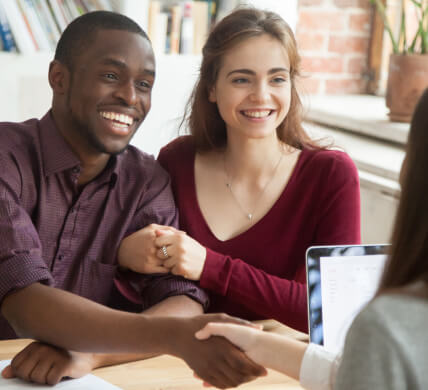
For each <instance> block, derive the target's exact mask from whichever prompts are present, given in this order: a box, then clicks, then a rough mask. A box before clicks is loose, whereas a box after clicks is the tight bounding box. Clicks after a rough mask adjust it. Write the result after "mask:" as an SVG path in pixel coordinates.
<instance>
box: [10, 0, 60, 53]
mask: <svg viewBox="0 0 428 390" xmlns="http://www.w3.org/2000/svg"><path fill="white" fill-rule="evenodd" d="M18 4H19V6H20V9H21V12H22V13H23V14H24V18H25V19H26V21H27V24H28V29H29V30H30V32H31V34H32V36H33V39H34V41H35V42H36V46H37V48H38V50H43V51H47V50H52V49H53V48H54V47H55V44H54V42H50V41H49V36H48V34H47V32H46V30H45V29H44V27H43V26H42V21H41V19H40V16H39V15H38V14H37V12H36V7H35V3H34V1H33V0H18Z"/></svg>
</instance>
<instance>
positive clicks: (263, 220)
mask: <svg viewBox="0 0 428 390" xmlns="http://www.w3.org/2000/svg"><path fill="white" fill-rule="evenodd" d="M308 152H309V149H302V150H301V152H300V154H299V157H298V158H297V162H296V164H295V165H294V168H293V171H292V172H291V175H290V177H289V179H288V182H287V184H286V185H285V187H284V189H283V191H282V193H281V195H280V196H279V197H278V199H277V200H276V201H275V202H274V204H273V205H272V207H271V208H270V209H269V210H268V211H267V213H266V214H265V215H264V216H263V217H262V218H261V219H260V220H259V221H257V222H256V223H255V224H254V225H251V226H250V227H249V228H248V229H247V230H244V231H243V232H241V233H239V234H237V235H236V236H233V237H230V238H228V239H226V240H221V239H219V238H218V237H217V236H216V235H215V234H214V233H213V231H212V230H211V227H210V226H209V225H208V223H207V221H206V219H205V217H204V214H203V213H202V210H201V208H200V206H199V201H198V196H197V194H196V177H195V162H196V150H195V149H194V150H193V156H192V158H191V159H190V163H191V169H190V171H191V178H190V180H191V185H192V192H191V193H192V197H193V204H195V205H196V207H195V209H196V213H197V214H198V217H199V219H200V220H201V221H202V223H203V226H204V228H205V230H206V232H207V233H208V234H209V236H211V238H212V239H213V240H215V241H216V242H218V243H222V244H225V243H229V242H233V241H234V240H239V239H241V238H242V237H244V236H245V235H247V234H252V232H253V231H254V230H258V229H263V226H264V225H265V224H269V219H270V217H271V216H272V215H273V214H274V213H275V209H277V208H278V207H279V204H280V203H282V200H283V198H285V197H286V196H287V193H288V192H289V190H288V188H290V187H291V186H292V185H293V183H294V182H295V181H296V180H297V176H298V171H299V170H300V168H301V166H302V164H303V162H304V161H305V159H306V155H307V153H308ZM303 155H305V157H303Z"/></svg>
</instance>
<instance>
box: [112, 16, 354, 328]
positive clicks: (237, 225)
mask: <svg viewBox="0 0 428 390" xmlns="http://www.w3.org/2000/svg"><path fill="white" fill-rule="evenodd" d="M299 73H300V57H299V54H298V51H297V46H296V41H295V38H294V35H293V32H292V30H291V29H290V27H289V26H288V25H287V23H286V22H285V21H284V20H283V19H282V18H280V17H279V16H278V15H277V14H275V13H272V12H267V11H261V10H257V9H254V8H242V9H237V10H235V11H234V12H232V13H231V14H230V15H228V16H227V17H225V18H224V19H222V20H221V21H220V22H219V23H218V24H217V25H216V26H215V27H214V29H213V30H212V31H211V33H210V34H209V37H208V40H207V42H206V44H205V46H204V48H203V55H202V64H201V69H200V76H199V79H198V81H197V84H196V86H195V89H194V92H193V95H192V97H191V100H190V103H189V115H188V118H187V119H188V120H187V122H186V124H187V125H188V129H189V132H190V135H188V136H183V137H180V138H178V139H176V140H174V141H172V142H171V143H170V144H169V145H167V146H165V147H164V148H163V149H162V150H161V152H160V154H159V161H160V163H161V164H162V165H163V166H164V168H165V169H166V170H167V171H168V172H169V174H170V176H171V180H172V188H173V191H174V195H175V199H176V202H177V206H178V209H179V213H180V228H181V230H182V231H177V230H174V229H173V228H158V229H157V233H156V234H157V235H158V237H157V238H156V240H155V244H156V247H157V248H158V249H157V251H156V253H155V255H152V258H151V260H150V261H152V264H156V265H157V268H156V267H154V270H155V271H158V272H162V271H163V270H164V271H165V272H172V273H173V274H176V275H181V276H183V277H185V278H188V279H191V280H195V281H199V283H200V286H201V287H203V288H205V289H206V290H207V291H208V292H209V293H210V299H211V305H210V308H209V310H210V311H214V312H226V313H229V314H233V315H235V316H239V317H243V318H246V319H250V320H256V319H264V318H274V319H276V320H278V321H280V322H283V323H285V324H287V325H289V326H291V327H293V328H296V329H299V330H303V331H307V309H306V285H305V251H306V249H307V248H308V247H309V246H311V245H322V244H330V245H332V244H358V243H359V242H360V200H359V182H358V174H357V171H356V168H355V165H354V164H353V162H352V161H351V159H350V158H349V157H348V156H347V155H346V154H345V153H343V152H339V151H333V150H326V149H324V148H322V147H320V146H319V145H317V143H316V142H314V141H312V140H311V139H310V137H309V136H308V135H307V133H306V132H305V131H304V129H303V127H302V123H301V111H302V105H301V102H300V98H299V95H298V93H297V88H296V83H297V79H298V76H299ZM183 231H185V232H186V233H184V232H183ZM138 234H139V233H138ZM138 234H137V236H138ZM130 242H132V236H130V237H129V238H128V239H125V240H124V242H123V244H122V248H121V251H120V253H119V261H120V262H121V263H122V265H124V266H127V267H129V268H131V269H133V270H134V271H137V272H138V271H139V272H148V269H150V267H148V266H147V264H148V262H144V261H142V260H141V258H138V257H133V256H125V255H123V254H124V249H125V248H126V246H127V245H128V244H130ZM135 246H139V247H140V250H141V241H138V240H135ZM148 257H150V256H147V257H146V258H148ZM153 257H156V258H155V259H154V258H153Z"/></svg>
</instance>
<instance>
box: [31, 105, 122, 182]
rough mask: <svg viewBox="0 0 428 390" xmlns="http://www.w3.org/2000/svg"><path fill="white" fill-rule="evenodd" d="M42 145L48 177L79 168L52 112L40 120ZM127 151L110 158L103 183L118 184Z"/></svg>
mask: <svg viewBox="0 0 428 390" xmlns="http://www.w3.org/2000/svg"><path fill="white" fill-rule="evenodd" d="M39 131H40V145H41V153H42V159H43V166H44V173H45V175H46V176H49V175H52V174H55V173H58V172H63V171H65V170H68V169H71V168H74V167H79V166H80V160H79V158H78V157H77V156H76V155H75V154H74V152H73V151H72V149H71V148H70V146H69V145H68V143H67V141H66V140H65V139H64V137H63V136H62V134H61V133H60V131H59V130H58V128H57V127H56V125H55V122H54V120H53V117H52V110H50V111H48V112H47V114H46V115H45V116H44V117H43V118H42V119H41V120H40V123H39ZM126 152H127V151H126V150H125V151H124V152H123V153H121V154H120V155H118V156H113V157H112V158H110V161H109V163H108V164H107V166H106V168H105V170H104V172H103V173H102V174H101V176H102V178H103V181H104V180H105V181H106V182H109V183H110V185H111V186H112V187H114V185H115V184H116V181H117V176H118V174H119V170H120V165H121V164H120V162H121V160H122V158H123V157H122V155H123V154H125V153H126Z"/></svg>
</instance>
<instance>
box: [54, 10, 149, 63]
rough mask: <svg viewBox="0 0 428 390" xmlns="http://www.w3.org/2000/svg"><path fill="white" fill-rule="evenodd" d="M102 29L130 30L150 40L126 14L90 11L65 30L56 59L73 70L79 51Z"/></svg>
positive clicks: (58, 45)
mask: <svg viewBox="0 0 428 390" xmlns="http://www.w3.org/2000/svg"><path fill="white" fill-rule="evenodd" d="M100 30H122V31H129V32H131V33H135V34H139V35H141V36H142V37H143V38H145V39H147V40H148V41H149V42H150V39H149V37H148V36H147V34H146V33H145V32H144V30H143V29H142V28H141V27H140V26H139V25H138V24H137V23H135V22H134V21H133V20H132V19H130V18H128V17H127V16H125V15H122V14H118V13H116V12H110V11H94V12H88V13H86V14H84V15H82V16H79V17H78V18H76V19H74V20H73V21H72V22H71V23H70V24H69V25H68V26H67V28H66V29H65V30H64V32H63V33H62V35H61V38H60V39H59V41H58V44H57V47H56V51H55V60H58V61H59V62H61V63H63V64H64V65H66V66H67V67H68V68H69V69H70V70H71V69H72V68H73V61H74V59H75V58H76V57H78V55H79V52H81V51H84V50H85V49H86V47H87V46H89V45H90V43H91V42H92V41H93V39H94V37H95V33H96V32H97V31H100ZM124 44H125V42H124Z"/></svg>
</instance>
